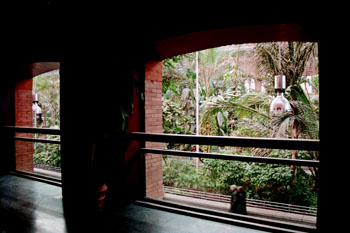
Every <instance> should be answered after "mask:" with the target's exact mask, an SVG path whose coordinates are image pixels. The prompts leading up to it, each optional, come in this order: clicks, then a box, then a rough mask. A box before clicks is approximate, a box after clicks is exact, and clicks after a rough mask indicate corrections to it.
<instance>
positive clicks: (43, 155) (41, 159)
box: [34, 143, 61, 167]
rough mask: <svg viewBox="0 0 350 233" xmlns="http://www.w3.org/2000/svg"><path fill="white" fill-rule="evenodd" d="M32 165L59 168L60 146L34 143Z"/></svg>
mask: <svg viewBox="0 0 350 233" xmlns="http://www.w3.org/2000/svg"><path fill="white" fill-rule="evenodd" d="M34 163H36V164H43V165H49V166H53V167H61V151H60V145H57V144H49V143H35V146H34Z"/></svg>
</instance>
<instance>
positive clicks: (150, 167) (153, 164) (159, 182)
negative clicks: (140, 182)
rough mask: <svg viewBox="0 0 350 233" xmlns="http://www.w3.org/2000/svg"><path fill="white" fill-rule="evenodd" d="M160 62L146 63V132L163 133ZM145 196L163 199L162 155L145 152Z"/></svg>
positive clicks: (159, 146)
mask: <svg viewBox="0 0 350 233" xmlns="http://www.w3.org/2000/svg"><path fill="white" fill-rule="evenodd" d="M162 113H163V110H162V62H161V61H150V62H148V63H146V71H145V126H146V132H147V133H163V127H162ZM146 147H149V148H162V143H154V142H147V143H146ZM146 196H147V197H151V198H156V199H163V197H164V192H163V170H162V155H157V154H146Z"/></svg>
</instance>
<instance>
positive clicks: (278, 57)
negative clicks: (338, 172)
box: [255, 42, 318, 182]
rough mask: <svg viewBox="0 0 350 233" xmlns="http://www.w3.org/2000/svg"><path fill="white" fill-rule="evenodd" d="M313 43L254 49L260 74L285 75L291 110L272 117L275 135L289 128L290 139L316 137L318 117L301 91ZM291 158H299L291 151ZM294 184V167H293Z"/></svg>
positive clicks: (295, 43) (295, 152)
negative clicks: (306, 136)
mask: <svg viewBox="0 0 350 233" xmlns="http://www.w3.org/2000/svg"><path fill="white" fill-rule="evenodd" d="M315 48H316V44H315V43H303V42H277V43H269V44H258V45H257V46H256V56H255V58H256V61H257V64H258V67H259V68H260V71H261V72H262V73H264V74H275V75H277V74H281V73H282V74H284V75H285V76H286V80H287V81H286V82H287V83H286V86H287V87H288V88H287V89H288V93H287V96H288V97H289V99H290V104H291V106H292V109H293V111H292V112H291V113H285V114H283V115H282V116H279V117H275V118H274V119H273V120H272V125H273V126H274V127H275V129H274V136H277V133H278V132H281V131H284V130H282V129H287V128H288V126H289V125H291V128H292V132H291V134H292V138H295V139H296V138H298V137H299V136H300V135H302V134H308V136H309V137H311V138H318V117H317V114H316V112H315V109H314V106H313V105H312V103H311V101H310V100H309V98H308V95H307V94H306V93H305V92H304V91H303V89H302V88H301V86H300V84H301V83H302V82H303V79H302V75H303V73H304V71H305V67H306V65H307V63H308V62H309V61H310V60H311V59H310V58H311V56H312V55H313V54H314V53H315V51H316V49H315ZM292 158H293V159H298V151H292ZM292 171H293V173H294V175H295V177H294V181H295V182H296V171H297V170H296V167H295V166H293V167H292Z"/></svg>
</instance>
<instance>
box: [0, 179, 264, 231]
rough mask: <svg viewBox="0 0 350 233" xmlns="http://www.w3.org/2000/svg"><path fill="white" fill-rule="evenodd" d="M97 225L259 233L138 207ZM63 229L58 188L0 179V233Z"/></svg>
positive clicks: (119, 211) (115, 228)
mask: <svg viewBox="0 0 350 233" xmlns="http://www.w3.org/2000/svg"><path fill="white" fill-rule="evenodd" d="M77 217H78V216H77ZM99 223H100V224H103V226H102V227H101V228H100V229H99V230H96V229H95V230H93V231H94V232H152V233H153V232H177V233H180V232H215V233H216V232H247V233H248V232H260V231H256V230H252V229H247V228H242V227H237V226H232V225H228V224H223V223H218V222H213V221H208V220H204V219H199V218H195V217H189V216H184V215H180V214H175V213H170V212H166V211H162V210H156V209H152V208H147V207H142V206H138V205H129V206H127V207H125V208H122V209H117V210H115V211H113V213H112V214H109V215H107V216H104V218H103V219H100V222H99ZM86 224H88V222H86ZM67 229H71V228H67V227H66V221H65V218H64V215H63V207H62V195H61V188H60V187H57V186H53V185H49V184H45V183H41V182H38V181H33V180H28V179H25V178H20V177H16V176H12V175H1V176H0V233H10V232H16V233H21V232H29V233H30V232H39V233H46V232H54V233H60V232H68V230H67ZM91 230H92V229H91ZM70 232H71V231H70ZM78 232H79V229H78ZM80 232H82V231H80ZM84 232H85V231H84Z"/></svg>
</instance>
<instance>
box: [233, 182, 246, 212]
mask: <svg viewBox="0 0 350 233" xmlns="http://www.w3.org/2000/svg"><path fill="white" fill-rule="evenodd" d="M230 190H231V191H232V194H231V208H230V211H231V212H232V213H236V214H247V204H246V194H245V192H244V190H243V187H242V186H238V187H237V186H236V185H231V187H230Z"/></svg>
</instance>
